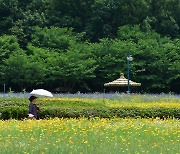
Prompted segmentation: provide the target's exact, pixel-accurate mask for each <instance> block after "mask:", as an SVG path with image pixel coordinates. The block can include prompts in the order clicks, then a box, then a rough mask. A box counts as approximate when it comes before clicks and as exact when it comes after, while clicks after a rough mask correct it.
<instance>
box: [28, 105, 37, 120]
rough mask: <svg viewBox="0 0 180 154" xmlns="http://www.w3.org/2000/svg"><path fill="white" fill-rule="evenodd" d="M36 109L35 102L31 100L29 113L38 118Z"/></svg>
mask: <svg viewBox="0 0 180 154" xmlns="http://www.w3.org/2000/svg"><path fill="white" fill-rule="evenodd" d="M38 110H39V107H37V106H36V104H33V103H32V102H31V103H30V104H29V113H31V114H33V115H34V117H35V118H36V119H37V118H38Z"/></svg>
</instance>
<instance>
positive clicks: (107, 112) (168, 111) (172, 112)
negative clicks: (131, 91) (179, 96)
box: [0, 99, 180, 120]
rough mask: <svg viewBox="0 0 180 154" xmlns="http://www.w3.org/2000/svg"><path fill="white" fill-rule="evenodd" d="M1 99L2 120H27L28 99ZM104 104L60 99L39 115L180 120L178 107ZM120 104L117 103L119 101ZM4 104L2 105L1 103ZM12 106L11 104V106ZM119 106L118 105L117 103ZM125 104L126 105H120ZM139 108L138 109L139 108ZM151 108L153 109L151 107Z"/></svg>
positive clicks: (51, 102)
mask: <svg viewBox="0 0 180 154" xmlns="http://www.w3.org/2000/svg"><path fill="white" fill-rule="evenodd" d="M10 100H11V99H3V101H2V99H1V101H0V113H2V116H1V119H4V120H5V119H11V118H13V119H24V118H26V116H27V114H28V101H27V100H25V99H14V100H13V101H10ZM106 101H107V103H104V102H103V101H101V100H100V99H79V100H77V99H75V100H74V101H73V99H62V100H61V99H58V100H53V101H51V100H47V102H46V101H45V102H44V106H43V108H42V109H41V110H40V112H39V117H40V118H42V119H43V118H54V117H59V118H61V117H64V118H79V117H88V118H92V117H100V118H113V117H120V118H124V117H141V118H153V117H154V118H155V117H160V118H178V119H179V118H180V108H179V103H178V102H177V104H175V103H173V104H171V103H165V104H166V105H164V104H163V105H162V103H153V105H155V104H156V106H153V105H152V103H151V102H150V103H149V104H148V103H144V104H145V105H142V104H140V105H139V104H138V103H137V102H136V103H131V104H128V103H123V102H118V103H119V104H120V106H116V104H115V105H114V106H113V105H112V106H111V105H110V104H111V103H113V101H112V100H106ZM116 101H117V100H116ZM2 102H3V103H2ZM8 102H9V103H8ZM114 103H116V102H114ZM121 104H123V105H121ZM138 105H139V106H138ZM151 105H152V107H151Z"/></svg>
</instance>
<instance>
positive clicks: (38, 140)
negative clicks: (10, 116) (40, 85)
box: [0, 118, 180, 154]
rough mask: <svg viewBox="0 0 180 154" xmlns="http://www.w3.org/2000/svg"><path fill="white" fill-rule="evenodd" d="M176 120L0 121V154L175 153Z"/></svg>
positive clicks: (178, 139) (179, 128)
mask: <svg viewBox="0 0 180 154" xmlns="http://www.w3.org/2000/svg"><path fill="white" fill-rule="evenodd" d="M179 134H180V121H179V120H177V119H165V120H160V119H133V118H124V119H121V118H114V119H111V120H109V119H104V118H103V119H99V118H94V119H87V118H80V119H63V118H61V119H59V118H55V119H49V120H23V121H18V120H7V121H0V153H2V154H7V153H53V154H54V153H57V154H58V153H77V154H79V153H87V154H90V153H99V154H101V153H107V154H109V153H114V154H115V153H116V154H117V153H150V154H152V153H153V154H154V153H157V154H159V153H173V154H176V153H179V144H180V136H179Z"/></svg>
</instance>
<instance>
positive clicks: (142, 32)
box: [0, 0, 180, 93]
mask: <svg viewBox="0 0 180 154" xmlns="http://www.w3.org/2000/svg"><path fill="white" fill-rule="evenodd" d="M0 14H1V16H0V60H1V61H0V85H1V87H2V85H3V84H4V83H5V84H6V85H7V86H8V87H12V89H13V90H14V91H21V90H22V89H25V88H26V89H27V90H32V88H40V87H44V88H47V89H51V90H53V91H57V92H58V91H60V92H76V91H83V92H87V91H102V90H103V84H104V83H105V82H109V81H111V80H114V79H116V78H118V77H119V74H120V72H123V73H125V76H126V74H127V59H126V57H127V56H128V55H132V56H133V57H134V60H133V61H132V62H131V65H130V66H131V78H132V80H135V81H137V82H141V83H142V91H143V92H170V91H172V92H177V93H179V91H180V89H179V87H180V16H179V14H180V1H179V0H158V1H156V0H61V1H59V0H51V1H48V0H31V1H30V0H26V1H23V0H0ZM126 77H127V76H126ZM0 91H2V90H0Z"/></svg>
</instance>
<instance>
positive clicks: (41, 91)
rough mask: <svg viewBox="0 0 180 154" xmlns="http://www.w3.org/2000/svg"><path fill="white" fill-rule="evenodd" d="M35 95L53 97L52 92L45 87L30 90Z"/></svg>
mask: <svg viewBox="0 0 180 154" xmlns="http://www.w3.org/2000/svg"><path fill="white" fill-rule="evenodd" d="M30 94H31V95H32V96H35V97H53V95H52V93H51V92H49V91H47V90H44V89H36V90H33V91H32V92H30Z"/></svg>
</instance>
